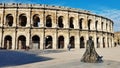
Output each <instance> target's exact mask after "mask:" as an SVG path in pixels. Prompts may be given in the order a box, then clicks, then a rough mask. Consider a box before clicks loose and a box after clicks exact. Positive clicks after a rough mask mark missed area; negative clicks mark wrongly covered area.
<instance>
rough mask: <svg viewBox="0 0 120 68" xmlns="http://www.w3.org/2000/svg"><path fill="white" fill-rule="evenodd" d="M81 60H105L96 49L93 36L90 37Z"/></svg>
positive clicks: (93, 61)
mask: <svg viewBox="0 0 120 68" xmlns="http://www.w3.org/2000/svg"><path fill="white" fill-rule="evenodd" d="M81 61H82V62H88V63H97V62H103V61H102V56H99V55H98V54H97V52H96V51H95V47H94V42H93V40H92V37H91V36H90V37H89V40H87V45H86V51H85V53H84V55H83V57H82V59H81Z"/></svg>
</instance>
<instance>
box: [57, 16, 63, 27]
mask: <svg viewBox="0 0 120 68" xmlns="http://www.w3.org/2000/svg"><path fill="white" fill-rule="evenodd" d="M58 26H59V27H60V28H63V27H64V25H63V17H62V16H60V17H59V18H58Z"/></svg>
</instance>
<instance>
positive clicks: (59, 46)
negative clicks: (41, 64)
mask: <svg viewBox="0 0 120 68" xmlns="http://www.w3.org/2000/svg"><path fill="white" fill-rule="evenodd" d="M63 48H64V37H63V36H60V37H59V38H58V49H63Z"/></svg>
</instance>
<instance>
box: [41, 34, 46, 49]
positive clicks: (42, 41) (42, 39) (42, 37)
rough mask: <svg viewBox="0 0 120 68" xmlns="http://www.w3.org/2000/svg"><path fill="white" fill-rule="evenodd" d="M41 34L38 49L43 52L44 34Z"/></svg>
mask: <svg viewBox="0 0 120 68" xmlns="http://www.w3.org/2000/svg"><path fill="white" fill-rule="evenodd" d="M41 34H42V36H41V37H40V49H41V50H43V49H44V45H45V43H44V42H45V39H44V38H45V36H44V32H43V33H41Z"/></svg>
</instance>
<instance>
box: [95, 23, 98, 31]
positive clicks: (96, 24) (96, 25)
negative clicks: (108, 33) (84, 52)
mask: <svg viewBox="0 0 120 68" xmlns="http://www.w3.org/2000/svg"><path fill="white" fill-rule="evenodd" d="M97 27H98V21H96V22H95V29H96V30H97Z"/></svg>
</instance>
